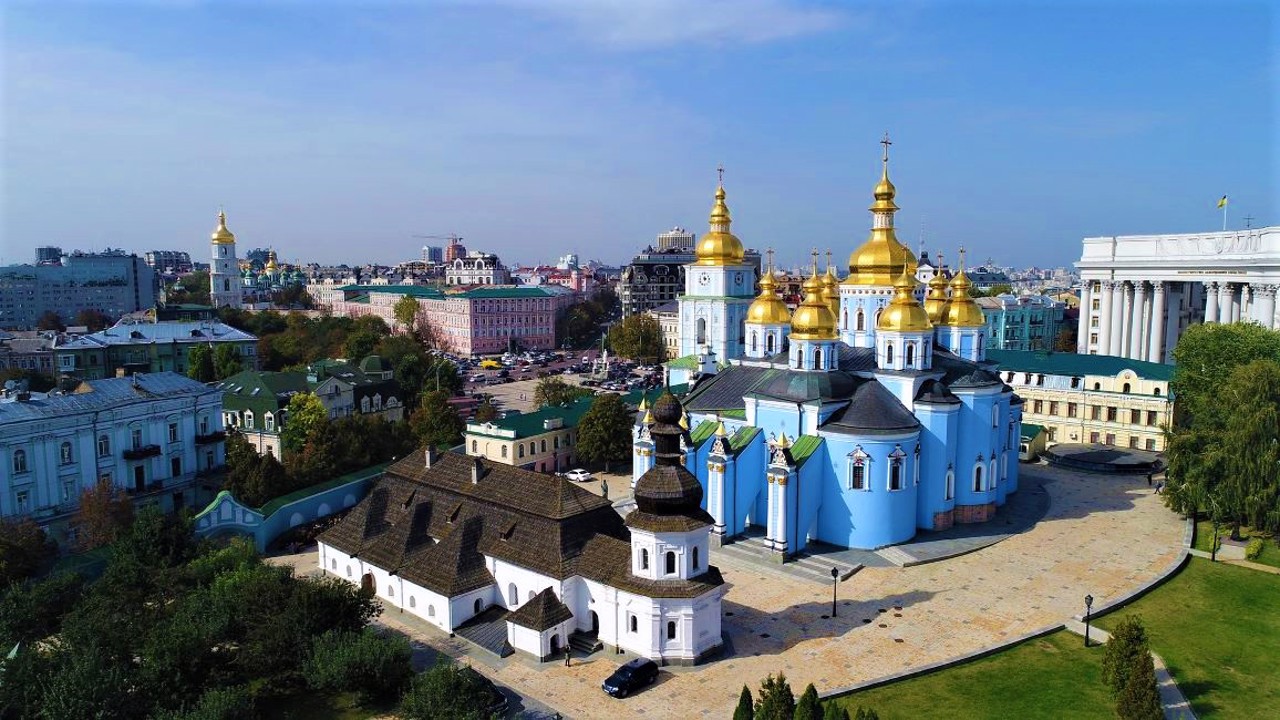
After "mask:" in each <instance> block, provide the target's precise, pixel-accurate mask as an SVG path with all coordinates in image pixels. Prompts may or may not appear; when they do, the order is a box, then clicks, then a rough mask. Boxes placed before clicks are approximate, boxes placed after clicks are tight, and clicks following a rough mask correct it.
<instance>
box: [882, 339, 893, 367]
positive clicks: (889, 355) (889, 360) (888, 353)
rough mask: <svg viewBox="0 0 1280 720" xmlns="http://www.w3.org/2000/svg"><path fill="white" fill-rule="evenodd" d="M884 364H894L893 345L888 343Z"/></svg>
mask: <svg viewBox="0 0 1280 720" xmlns="http://www.w3.org/2000/svg"><path fill="white" fill-rule="evenodd" d="M884 364H885V365H892V364H893V343H887V344H885V346H884Z"/></svg>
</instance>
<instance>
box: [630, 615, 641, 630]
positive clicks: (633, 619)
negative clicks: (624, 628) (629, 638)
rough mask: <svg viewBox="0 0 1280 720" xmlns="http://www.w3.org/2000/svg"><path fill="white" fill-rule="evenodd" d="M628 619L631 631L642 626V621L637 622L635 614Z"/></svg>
mask: <svg viewBox="0 0 1280 720" xmlns="http://www.w3.org/2000/svg"><path fill="white" fill-rule="evenodd" d="M627 621H628V627H630V628H631V632H636V631H637V629H638V628H639V626H640V623H638V622H636V616H635V615H631V616H629V617H628V618H627Z"/></svg>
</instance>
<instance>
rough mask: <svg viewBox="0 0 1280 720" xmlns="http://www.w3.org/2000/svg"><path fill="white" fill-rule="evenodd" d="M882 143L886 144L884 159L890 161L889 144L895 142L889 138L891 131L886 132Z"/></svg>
mask: <svg viewBox="0 0 1280 720" xmlns="http://www.w3.org/2000/svg"><path fill="white" fill-rule="evenodd" d="M880 144H881V145H883V146H884V158H883V160H884V161H885V162H889V146H890V145H892V144H893V141H892V140H890V139H889V133H888V132H886V133H885V134H884V139H883V140H881V141H880Z"/></svg>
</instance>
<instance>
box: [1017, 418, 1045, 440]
mask: <svg viewBox="0 0 1280 720" xmlns="http://www.w3.org/2000/svg"><path fill="white" fill-rule="evenodd" d="M1042 432H1044V426H1043V425H1036V424H1035V423H1025V422H1024V423H1022V429H1021V435H1022V439H1023V440H1035V439H1036V436H1038V435H1039V434H1040V433H1042Z"/></svg>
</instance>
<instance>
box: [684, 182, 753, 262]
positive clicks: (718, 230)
mask: <svg viewBox="0 0 1280 720" xmlns="http://www.w3.org/2000/svg"><path fill="white" fill-rule="evenodd" d="M732 222H733V219H732V218H731V217H730V216H729V206H728V205H726V204H725V202H724V186H723V185H721V186H719V187H717V188H716V202H715V205H712V206H711V227H710V229H709V230H708V232H707V233H706V234H705V235H703V236H702V239H701V240H699V241H698V247H697V250H696V251H695V252H696V254H697V256H698V259H697V261H696V263H695V264H697V265H740V264H742V258H743V257H744V256H745V255H746V251H745V250H744V249H743V248H742V241H740V240H738V238H736V237H734V236H733V233H731V232H729V225H730V224H731V223H732Z"/></svg>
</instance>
